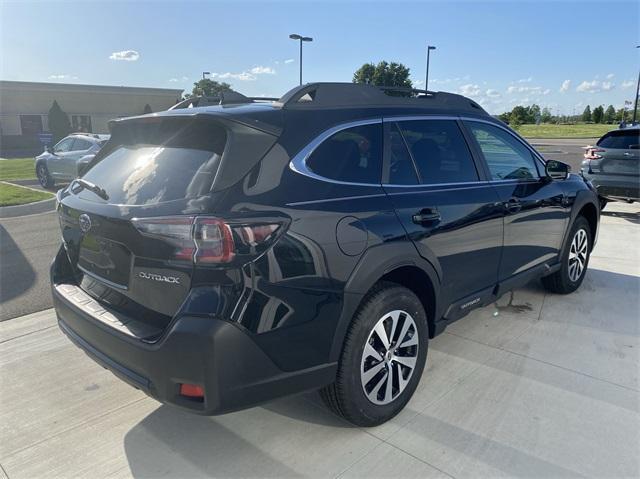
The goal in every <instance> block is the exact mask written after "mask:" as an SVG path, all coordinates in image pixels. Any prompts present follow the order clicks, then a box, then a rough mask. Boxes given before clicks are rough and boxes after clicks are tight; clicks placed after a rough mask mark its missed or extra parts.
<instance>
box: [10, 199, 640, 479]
mask: <svg viewBox="0 0 640 479" xmlns="http://www.w3.org/2000/svg"><path fill="white" fill-rule="evenodd" d="M639 213H640V208H638V206H634V205H623V204H610V205H609V206H608V207H607V210H605V215H604V217H603V221H602V228H601V233H600V240H599V244H598V245H597V247H596V249H595V251H594V253H593V256H592V258H591V264H590V266H589V272H588V274H587V277H586V279H585V282H584V284H583V285H582V287H581V289H580V290H579V291H577V292H576V293H574V294H572V295H569V296H557V295H551V294H546V293H545V292H544V290H543V289H542V288H541V286H540V285H539V284H538V283H533V284H531V285H529V286H528V287H526V288H524V289H521V290H518V291H516V292H515V293H514V294H513V295H509V294H507V295H506V296H505V297H503V298H502V299H501V300H500V301H498V302H497V303H496V304H495V305H492V306H489V307H486V308H483V309H481V310H477V311H475V312H473V313H472V314H471V315H470V316H468V317H466V318H464V319H462V320H460V321H458V322H457V323H455V324H454V325H452V326H451V327H450V328H449V329H447V331H446V332H445V333H444V334H442V335H440V336H439V337H437V338H436V339H434V340H433V341H432V342H431V344H430V348H429V357H428V360H427V368H426V370H425V372H424V375H423V378H422V382H421V384H420V386H419V388H418V390H417V392H416V394H415V395H414V397H413V399H412V400H411V401H410V402H409V404H408V406H407V408H406V409H405V410H404V411H403V412H402V413H401V414H399V415H398V416H397V417H396V418H395V419H393V420H392V421H390V422H389V423H387V424H385V425H383V426H380V427H377V428H372V429H359V428H355V427H352V426H350V425H348V424H346V423H344V422H343V421H341V420H339V419H337V418H336V417H334V416H332V415H331V414H330V413H329V412H328V411H327V410H326V409H325V408H324V406H322V404H321V403H320V402H319V400H318V398H317V396H316V395H315V394H313V393H309V394H305V395H301V396H296V397H292V398H286V399H283V400H279V401H275V402H272V403H269V404H266V405H264V406H262V407H257V408H254V409H250V410H247V411H241V412H237V413H233V414H228V415H225V416H219V417H201V416H195V415H190V414H187V413H184V412H181V411H179V410H177V409H174V408H172V407H169V406H162V405H160V404H158V403H157V402H155V401H154V400H152V399H149V398H147V397H145V396H144V395H143V394H142V393H140V392H139V391H136V390H135V389H133V388H131V387H129V386H127V385H125V384H124V383H122V382H121V381H119V380H118V379H116V378H115V377H114V376H113V375H112V374H111V373H109V372H107V371H106V370H104V369H102V368H100V367H99V366H97V365H96V364H95V363H93V361H91V360H90V359H89V358H87V357H86V356H85V355H84V354H83V353H82V352H80V351H79V350H78V349H77V348H75V347H74V346H73V345H71V343H70V342H69V341H68V340H67V339H66V338H65V337H64V336H63V335H62V334H61V333H60V332H59V331H58V329H57V326H56V321H55V317H54V313H53V311H51V310H47V311H42V312H39V313H35V314H31V315H28V316H24V317H21V318H16V319H14V320H11V321H5V322H3V323H0V378H2V385H3V386H2V388H1V389H0V438H1V439H0V465H1V466H2V467H1V469H0V478H1V477H3V475H4V477H9V478H11V479H15V478H40V477H88V478H98V477H160V476H162V477H292V476H312V477H341V478H347V477H383V476H388V477H391V476H393V477H456V478H458V477H460V478H462V477H488V476H491V477H496V476H502V477H503V476H510V477H513V476H528V477H551V476H554V477H567V476H590V477H598V478H600V477H638V476H639V475H640V459H639V456H638V450H640V383H639V369H640V368H639V367H638V366H639V365H640V332H639V330H640V327H639V324H640V316H639V312H640V246H639V245H640V226H639V223H640V216H639Z"/></svg>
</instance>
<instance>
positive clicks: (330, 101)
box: [278, 83, 486, 113]
mask: <svg viewBox="0 0 640 479" xmlns="http://www.w3.org/2000/svg"><path fill="white" fill-rule="evenodd" d="M278 103H279V104H280V105H282V107H283V108H289V109H307V108H332V107H367V106H387V107H394V106H396V107H397V106H404V107H413V108H429V109H438V108H441V109H451V108H453V109H458V110H469V111H474V112H475V113H478V112H482V113H486V112H485V111H484V109H483V108H482V107H481V106H480V105H478V103H476V102H475V101H473V100H471V99H469V98H466V97H464V96H462V95H456V94H455V93H446V92H434V91H429V90H418V89H415V88H403V87H386V86H383V87H381V86H375V85H367V84H361V83H308V84H306V85H301V86H298V87H296V88H293V89H292V90H290V91H288V92H287V93H285V94H284V96H283V97H282V98H280V99H279V100H278Z"/></svg>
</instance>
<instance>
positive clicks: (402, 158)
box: [388, 125, 418, 185]
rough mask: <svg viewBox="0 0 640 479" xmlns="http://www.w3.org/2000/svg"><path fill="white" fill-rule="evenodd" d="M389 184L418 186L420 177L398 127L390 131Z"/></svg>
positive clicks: (393, 127)
mask: <svg viewBox="0 0 640 479" xmlns="http://www.w3.org/2000/svg"><path fill="white" fill-rule="evenodd" d="M388 152H389V184H391V185H416V184H418V176H417V175H416V169H415V167H414V165H413V160H412V159H411V156H410V155H409V151H408V150H407V146H406V144H405V142H404V139H403V138H402V134H401V133H400V130H398V126H397V125H392V126H391V129H390V131H389V148H388Z"/></svg>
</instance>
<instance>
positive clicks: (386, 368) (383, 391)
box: [320, 283, 429, 426]
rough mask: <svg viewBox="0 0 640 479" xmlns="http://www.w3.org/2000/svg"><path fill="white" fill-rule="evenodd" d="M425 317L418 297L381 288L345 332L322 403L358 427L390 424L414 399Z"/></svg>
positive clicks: (422, 355) (423, 352)
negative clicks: (341, 348) (339, 355)
mask: <svg viewBox="0 0 640 479" xmlns="http://www.w3.org/2000/svg"><path fill="white" fill-rule="evenodd" d="M428 341H429V335H428V328H427V317H426V314H425V312H424V308H423V307H422V303H421V302H420V300H419V299H418V297H417V296H416V295H415V294H414V293H413V292H412V291H410V290H409V289H407V288H404V287H402V286H399V285H396V284H394V283H381V284H380V285H378V286H377V287H376V288H375V289H374V290H373V291H372V292H370V293H369V295H368V296H367V297H366V298H365V300H364V301H363V304H362V305H361V306H360V308H359V309H358V311H357V312H356V314H355V316H354V319H353V322H352V324H351V326H350V328H349V331H348V332H347V337H346V339H345V343H344V348H343V351H342V355H341V358H340V363H339V366H338V374H337V378H336V381H335V383H333V384H331V385H330V386H327V387H325V388H324V389H322V390H321V391H320V395H321V397H322V399H323V400H324V402H325V404H327V406H328V407H329V408H330V409H331V410H333V411H334V412H335V413H336V414H338V415H340V416H342V417H344V418H345V419H346V420H348V421H349V422H351V423H353V424H355V425H358V426H376V425H378V424H382V423H383V422H385V421H388V420H389V419H391V418H392V417H394V416H395V415H396V414H398V413H399V412H400V411H401V410H402V408H404V406H405V405H406V404H407V402H408V401H409V399H410V398H411V396H412V395H413V393H414V391H415V389H416V387H417V385H418V382H419V381H420V377H421V376H422V371H423V369H424V365H425V361H426V358H427V346H428Z"/></svg>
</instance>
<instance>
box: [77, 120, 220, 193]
mask: <svg viewBox="0 0 640 479" xmlns="http://www.w3.org/2000/svg"><path fill="white" fill-rule="evenodd" d="M121 128H122V130H121V131H118V134H115V133H114V136H113V143H112V145H113V146H112V147H110V148H109V151H108V152H107V153H106V155H105V157H104V158H102V159H101V160H100V161H99V162H98V163H97V164H96V165H95V166H93V167H92V168H91V169H90V170H89V171H88V172H87V173H86V174H85V175H84V176H83V178H84V179H86V180H88V181H90V182H92V183H95V184H97V185H99V186H101V187H102V188H104V190H105V191H106V193H107V195H109V203H113V204H127V205H145V204H152V203H159V202H164V201H172V200H178V199H183V198H195V197H198V196H201V195H203V194H206V193H208V192H209V191H210V190H211V186H212V184H213V180H214V177H215V174H216V172H217V171H218V166H219V164H220V157H221V155H222V153H223V151H224V148H225V144H226V131H225V129H224V128H223V127H221V126H220V125H218V124H216V123H214V122H210V121H198V120H195V121H192V120H183V119H179V120H176V119H163V120H159V121H153V122H144V123H140V124H136V123H135V122H134V123H131V122H129V123H126V124H125V125H122V126H121ZM103 151H104V150H103ZM79 195H80V196H82V197H83V198H86V199H87V200H90V201H97V200H98V199H97V197H96V196H95V195H93V194H92V193H91V192H88V191H86V190H82V191H81V192H80V193H79Z"/></svg>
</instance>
